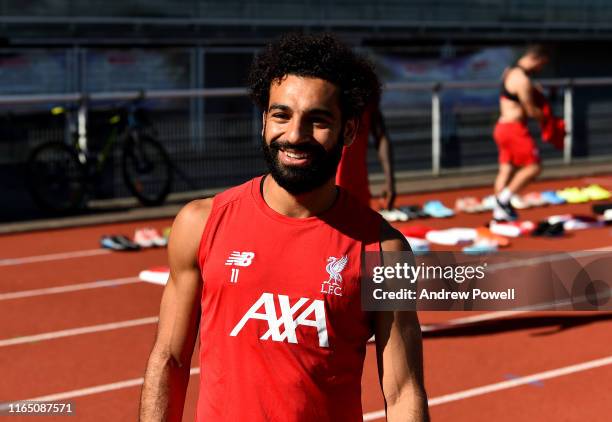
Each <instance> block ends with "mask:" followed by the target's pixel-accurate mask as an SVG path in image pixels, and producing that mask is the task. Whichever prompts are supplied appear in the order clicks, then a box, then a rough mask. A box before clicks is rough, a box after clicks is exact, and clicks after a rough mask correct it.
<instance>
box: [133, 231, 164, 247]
mask: <svg viewBox="0 0 612 422" xmlns="http://www.w3.org/2000/svg"><path fill="white" fill-rule="evenodd" d="M134 243H137V244H138V245H140V246H141V247H143V248H152V247H154V246H156V247H163V246H166V245H167V244H168V241H167V240H166V239H165V238H164V237H162V236H161V235H160V234H159V232H158V231H157V230H155V229H153V228H151V227H145V228H143V229H137V230H136V231H135V232H134Z"/></svg>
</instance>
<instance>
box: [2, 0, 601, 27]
mask: <svg viewBox="0 0 612 422" xmlns="http://www.w3.org/2000/svg"><path fill="white" fill-rule="evenodd" d="M0 15H2V16H7V17H10V18H11V19H9V20H6V22H8V23H18V22H21V21H23V22H26V23H28V22H29V23H31V21H28V18H31V17H37V16H38V17H43V18H44V19H45V20H44V21H42V23H50V22H52V21H53V19H57V18H61V19H64V20H66V19H70V20H72V22H73V23H78V22H79V19H81V20H83V19H84V18H85V19H86V18H89V17H94V18H96V20H94V21H92V22H90V23H94V24H100V23H101V24H104V23H105V22H106V23H117V22H119V23H120V22H121V21H122V20H125V18H128V19H129V18H133V19H141V22H142V23H144V24H153V25H154V24H166V22H164V19H168V18H170V19H175V20H177V21H178V20H181V21H183V22H182V23H183V24H184V23H185V22H184V21H185V20H192V21H194V20H197V19H202V20H206V21H207V22H211V21H212V20H214V19H217V20H218V19H224V20H225V21H226V23H228V24H231V23H232V22H233V23H237V22H240V21H249V22H251V23H259V24H271V25H274V24H275V23H277V22H279V21H285V23H284V24H285V25H287V24H289V25H292V24H294V23H296V22H298V23H304V22H306V21H311V22H312V23H317V24H321V23H328V24H347V25H348V24H350V25H352V26H355V25H357V26H362V25H370V24H371V23H372V22H376V21H379V22H381V24H389V25H393V24H397V23H399V22H402V23H403V24H404V25H405V24H416V23H420V24H421V25H423V23H427V24H434V25H435V24H436V23H445V24H447V23H454V24H458V25H459V26H466V24H467V25H468V26H469V25H472V24H486V25H490V24H501V25H515V24H520V25H523V26H525V27H529V26H531V27H534V28H542V27H548V26H551V27H554V28H565V27H567V28H568V29H570V28H576V26H577V25H582V26H584V29H589V28H590V25H592V24H600V25H603V26H605V27H609V26H610V19H611V18H612V10H611V9H610V7H609V4H608V3H607V2H606V1H601V0H584V1H578V0H557V1H554V2H552V1H549V0H531V1H521V0H481V1H479V2H473V1H469V0H464V1H461V0H412V1H410V2H406V1H400V0H379V1H374V2H373V1H371V0H353V1H348V0H327V1H321V0H285V1H273V0H224V1H211V0H174V1H172V2H169V1H164V0H121V1H119V0H90V1H88V2H77V1H70V2H67V1H57V0H55V1H54V0H36V1H28V2H19V3H16V2H12V1H8V0H1V1H0ZM105 17H106V19H103V20H102V21H100V20H98V18H105ZM49 19H51V21H49ZM289 21H290V22H289ZM83 23H85V21H83ZM192 23H196V22H192Z"/></svg>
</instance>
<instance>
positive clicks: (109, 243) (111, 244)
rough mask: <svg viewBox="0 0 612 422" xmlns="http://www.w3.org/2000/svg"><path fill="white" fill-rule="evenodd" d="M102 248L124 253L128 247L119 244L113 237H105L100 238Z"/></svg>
mask: <svg viewBox="0 0 612 422" xmlns="http://www.w3.org/2000/svg"><path fill="white" fill-rule="evenodd" d="M100 246H101V247H102V248H104V249H111V250H113V251H124V250H126V247H125V246H124V245H123V244H121V243H119V242H117V241H116V240H115V239H114V238H113V236H107V235H104V236H102V237H101V238H100Z"/></svg>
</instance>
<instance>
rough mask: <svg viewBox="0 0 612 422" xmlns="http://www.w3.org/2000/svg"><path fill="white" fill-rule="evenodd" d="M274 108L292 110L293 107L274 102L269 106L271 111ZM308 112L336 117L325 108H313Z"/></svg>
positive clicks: (330, 117) (331, 117)
mask: <svg viewBox="0 0 612 422" xmlns="http://www.w3.org/2000/svg"><path fill="white" fill-rule="evenodd" d="M272 110H280V111H291V107H289V106H287V105H285V104H277V103H274V104H271V105H270V107H269V108H268V112H271V111H272ZM306 113H307V114H310V115H315V116H324V117H327V118H329V119H333V118H334V113H332V112H331V111H330V110H327V109H325V108H313V109H310V110H308V111H307V112H306Z"/></svg>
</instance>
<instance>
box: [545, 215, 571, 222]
mask: <svg viewBox="0 0 612 422" xmlns="http://www.w3.org/2000/svg"><path fill="white" fill-rule="evenodd" d="M572 218H574V216H573V215H572V214H561V215H551V216H550V217H548V218H547V219H546V221H548V224H557V223H559V222H563V223H565V222H566V221H569V220H571V219H572Z"/></svg>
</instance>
